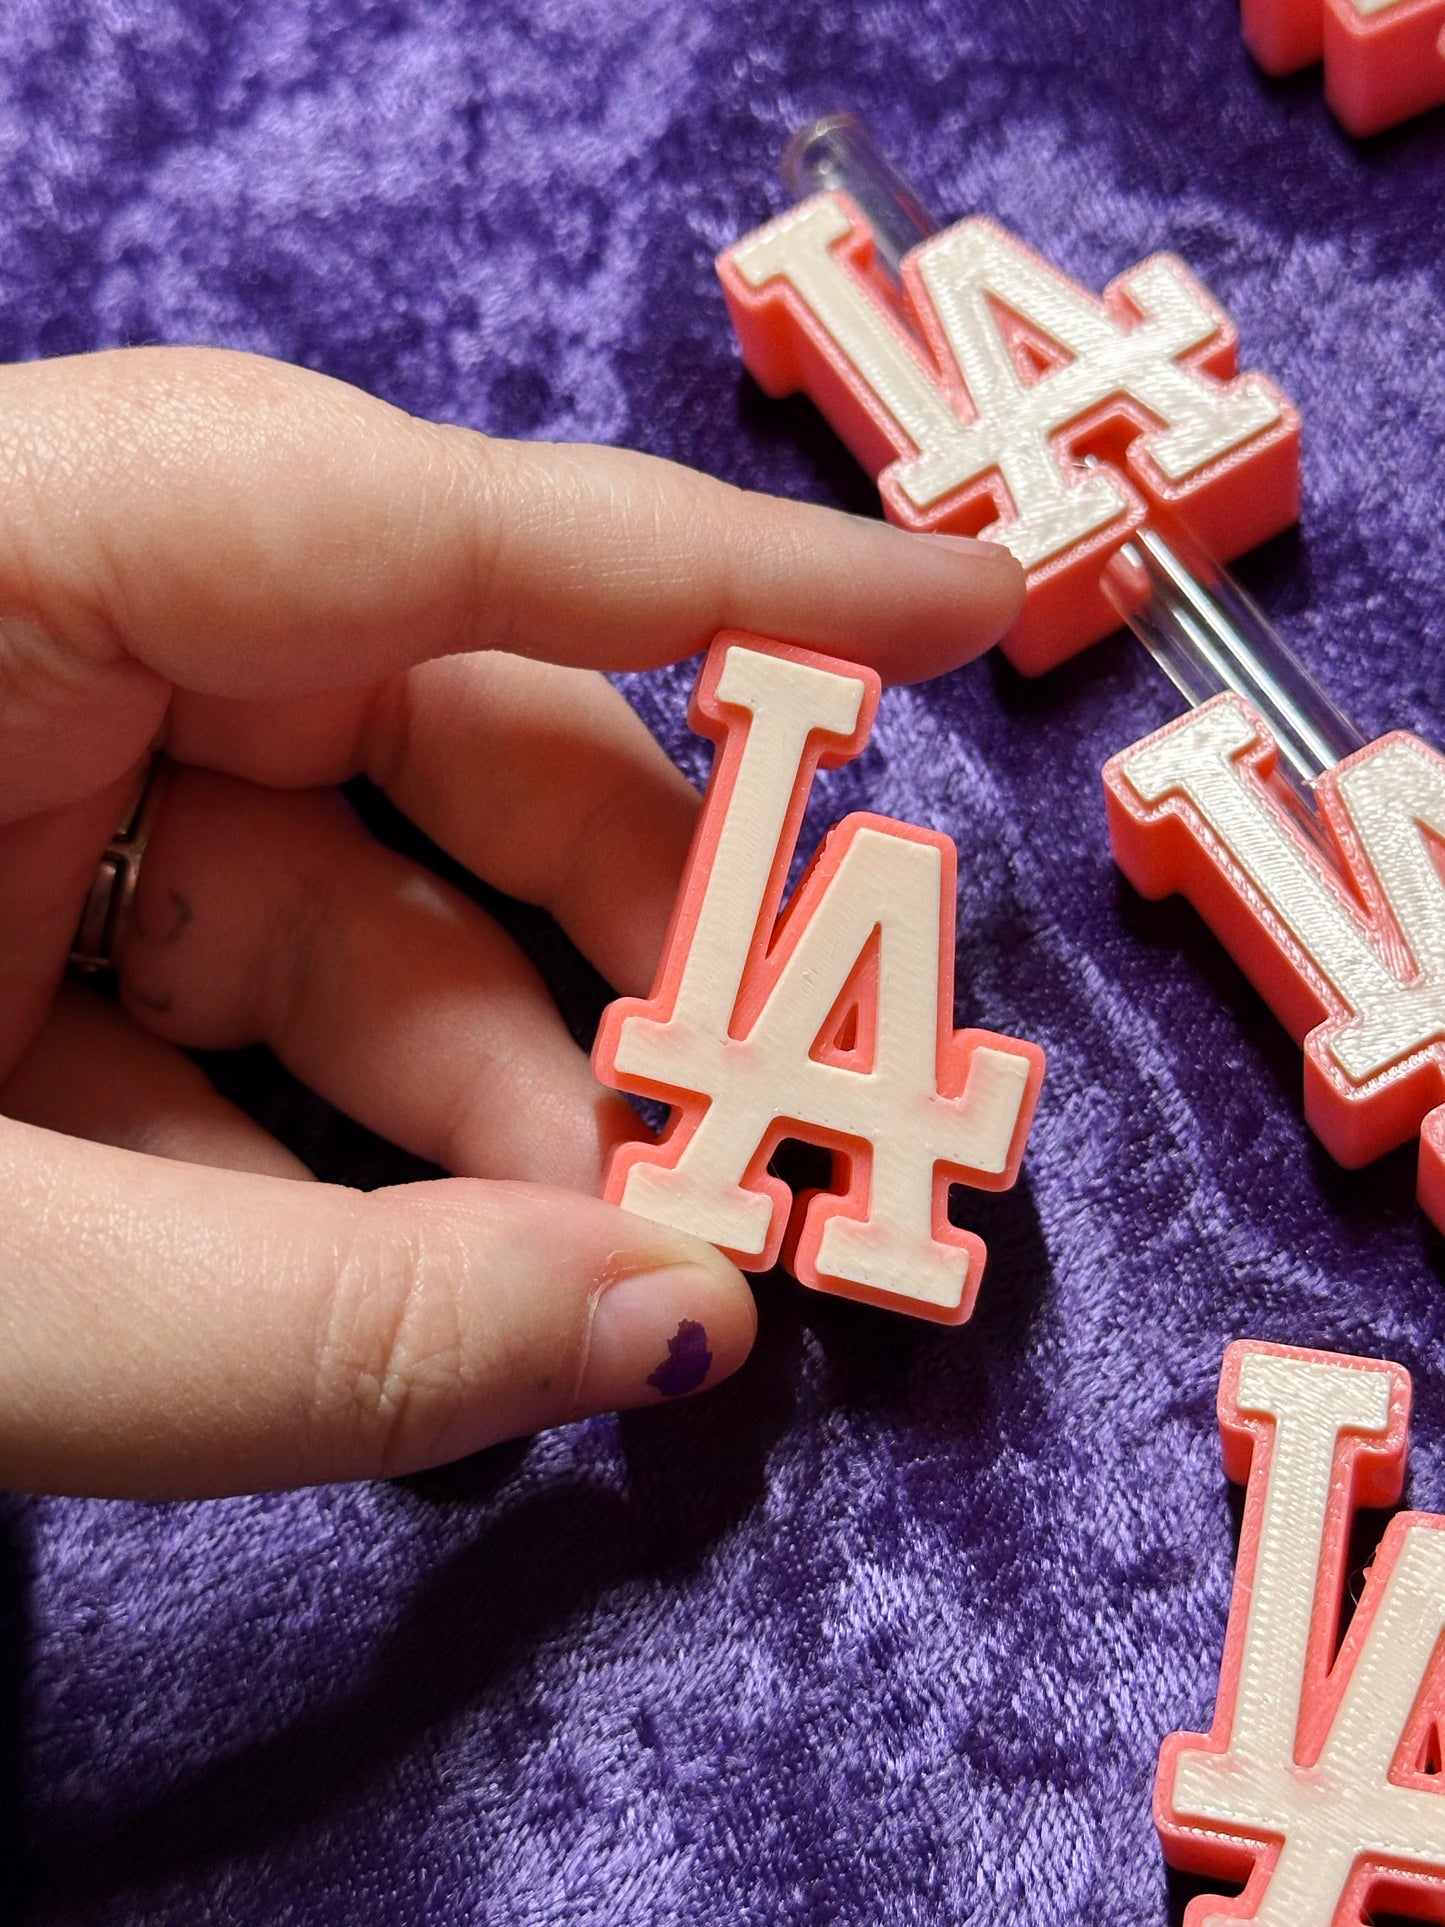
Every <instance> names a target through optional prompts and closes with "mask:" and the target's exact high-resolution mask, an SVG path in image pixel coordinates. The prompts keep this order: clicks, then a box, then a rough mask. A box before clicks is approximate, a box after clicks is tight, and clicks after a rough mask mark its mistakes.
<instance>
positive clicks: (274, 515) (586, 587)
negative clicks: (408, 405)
mask: <svg viewBox="0 0 1445 1927" xmlns="http://www.w3.org/2000/svg"><path fill="white" fill-rule="evenodd" d="M0 487H3V489H4V492H5V496H6V498H7V501H6V529H7V535H6V544H5V546H4V549H3V552H0V594H3V595H4V597H5V606H6V607H7V608H9V609H16V608H19V609H21V610H23V611H25V612H26V613H27V614H28V615H30V616H32V617H33V618H34V619H35V620H36V621H37V623H38V625H39V627H40V631H41V634H42V635H43V637H44V639H45V641H46V643H47V644H48V645H53V644H55V643H57V642H58V643H59V644H60V645H61V647H62V648H63V649H65V650H67V651H69V650H80V651H83V652H84V653H85V655H86V656H87V657H88V658H91V659H94V660H100V661H105V660H107V659H108V658H109V659H114V656H115V653H116V652H120V653H121V654H123V655H124V656H128V657H130V658H132V659H133V660H134V661H137V662H139V663H142V664H144V665H146V666H147V667H148V668H150V669H152V670H155V671H157V672H159V673H160V674H161V675H162V676H164V677H166V678H167V679H168V680H170V681H172V682H174V683H177V684H179V685H180V686H182V687H183V688H186V689H190V690H194V691H197V692H200V693H204V694H211V695H220V696H229V697H257V696H277V695H289V694H293V693H301V692H304V691H309V690H324V689H334V688H341V687H347V686H352V687H354V686H356V685H361V684H368V683H371V682H374V681H376V680H378V679H380V678H382V677H384V676H387V675H389V674H391V673H393V672H395V671H396V670H398V669H402V668H405V667H409V666H410V665H412V664H414V663H417V662H420V661H423V660H426V659H429V658H431V657H436V656H444V655H450V654H454V653H456V652H458V651H462V650H472V649H491V648H495V649H503V650H507V651H510V652H512V653H514V654H519V655H530V656H540V657H546V658H549V659H551V660H553V661H557V662H563V663H571V664H592V665H596V666H600V667H606V668H614V669H626V668H646V667H651V666H654V665H656V664H658V663H662V662H668V661H672V660H675V659H676V658H678V657H681V656H685V655H689V654H691V653H693V652H694V651H695V650H697V649H700V648H701V647H702V646H703V645H704V644H705V643H706V642H707V641H708V640H709V639H710V638H711V636H712V635H713V634H714V633H715V632H716V631H717V630H718V629H721V628H729V627H736V628H742V629H752V630H755V631H758V632H760V633H763V634H767V635H772V636H777V637H780V638H783V639H788V640H794V641H800V642H810V643H815V644H818V645H820V646H823V647H827V648H831V649H833V650H835V651H837V652H838V653H841V654H844V655H847V656H851V657H854V658H856V659H857V660H860V661H865V662H869V663H872V664H873V665H874V666H875V667H877V668H878V669H879V670H880V671H881V672H882V673H883V675H884V676H885V677H886V678H888V679H890V680H893V681H908V680H914V679H916V678H919V677H924V676H930V675H936V674H938V673H940V672H941V671H943V670H945V669H949V668H952V667H954V666H955V665H956V664H958V663H960V662H963V661H966V660H967V659H968V658H969V657H971V656H973V655H976V654H977V653H978V652H979V651H980V650H981V649H984V648H986V647H987V646H988V645H989V644H990V643H991V642H993V641H995V640H996V639H997V638H998V636H999V635H1000V634H1002V632H1003V631H1004V630H1005V629H1006V628H1007V627H1008V626H1009V625H1010V623H1011V622H1012V621H1013V619H1014V617H1015V616H1016V615H1017V613H1018V610H1019V607H1020V605H1021V602H1022V596H1023V577H1022V574H1021V572H1020V570H1019V568H1018V565H1017V564H1016V563H1015V562H1014V560H1013V558H1012V557H1011V556H1010V555H1009V554H1008V553H1007V551H1006V550H1004V549H1003V548H1001V547H999V546H998V545H997V544H994V543H984V542H975V541H972V540H970V539H968V538H966V537H952V536H941V535H932V536H928V537H926V538H922V537H918V536H914V535H909V534H906V533H904V532H902V531H899V530H896V529H893V528H890V527H889V526H888V525H887V524H885V523H882V522H875V521H869V520H865V519H863V518H860V517H855V516H849V515H843V514H840V513H838V512H836V511H834V510H830V509H825V508H818V507H813V506H809V505H807V504H803V503H798V502H786V501H778V500H774V499H771V498H769V497H765V496H759V495H753V494H748V493H746V492H745V491H743V490H740V489H736V488H732V487H729V486H728V485H726V484H724V483H722V482H718V481H715V480H711V479H709V478H708V477H706V476H703V475H700V474H696V473H694V472H693V471H692V470H689V469H685V468H681V467H678V466H677V465H675V464H673V463H670V462H664V461H660V460H657V459H655V458H653V457H649V456H645V455H637V454H630V453H627V452H625V451H620V450H616V449H603V448H592V447H585V446H571V445H569V446H557V445H552V446H547V445H540V444H528V443H516V442H501V441H493V440H490V439H488V438H487V437H486V436H483V435H480V434H477V433H475V432H473V431H471V430H467V429H461V428H448V427H442V426H438V425H436V424H433V423H429V422H423V421H419V420H417V419H415V418H413V417H411V416H409V415H406V414H404V413H403V412H402V411H401V410H399V409H396V408H392V407H390V406H389V405H388V404H386V403H384V402H381V401H378V400H376V399H375V398H374V397H372V396H369V395H366V394H364V393H362V392H361V391H360V390H359V389H355V388H351V387H348V386H347V385H346V384H344V383H342V382H339V381H333V380H331V379H329V378H328V377H325V376H322V375H318V374H314V373H310V372H308V371H306V370H303V369H299V368H294V367H290V366H288V365H286V364H284V363H280V362H273V361H267V360H265V359H263V358H261V357H257V356H252V355H244V354H237V353H232V352H229V351H223V350H215V349H177V348H162V349H124V350H118V351H115V352H112V353H107V354H99V355H93V356H85V357H78V358H74V359H69V360H57V361H51V362H30V363H25V364H20V365H15V366H11V367H8V368H5V369H3V370H0ZM0 666H3V665H0Z"/></svg>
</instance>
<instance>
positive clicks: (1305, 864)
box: [1104, 695, 1445, 1229]
mask: <svg viewBox="0 0 1445 1927" xmlns="http://www.w3.org/2000/svg"><path fill="white" fill-rule="evenodd" d="M1275 755H1276V752H1275V745H1274V742H1273V740H1272V738H1271V737H1270V734H1269V731H1268V730H1267V729H1266V727H1265V725H1264V723H1263V722H1262V721H1261V720H1260V718H1259V716H1258V714H1257V713H1256V712H1255V711H1254V710H1253V709H1252V708H1251V707H1250V705H1249V704H1248V703H1246V702H1244V701H1243V700H1242V699H1241V698H1240V697H1238V696H1233V695H1225V696H1217V697H1215V699H1214V700H1213V701H1212V702H1208V703H1206V704H1205V705H1204V706H1203V707H1202V708H1200V709H1197V710H1195V711H1193V713H1192V714H1190V715H1188V716H1183V717H1181V718H1180V719H1179V720H1178V721H1177V722H1173V723H1169V724H1167V725H1166V726H1165V727H1164V728H1163V729H1161V730H1158V731H1157V732H1156V733H1155V734H1154V735H1152V736H1149V737H1146V738H1145V740H1144V741H1143V742H1141V743H1136V744H1135V745H1134V746H1133V748H1132V749H1126V750H1124V751H1123V753H1122V754H1121V755H1118V756H1115V757H1113V758H1111V760H1110V761H1109V762H1108V764H1106V766H1105V769H1104V785H1105V792H1106V800H1107V804H1108V811H1109V829H1110V835H1111V837H1112V839H1113V845H1114V855H1115V857H1116V858H1117V860H1118V862H1119V865H1120V868H1121V869H1122V870H1123V872H1124V874H1125V875H1126V876H1127V877H1128V879H1129V881H1130V882H1131V883H1132V884H1133V885H1134V887H1135V888H1136V889H1137V890H1139V891H1141V892H1142V893H1143V895H1145V896H1147V897H1163V896H1168V895H1169V894H1170V893H1171V892H1174V891H1178V892H1180V893H1181V894H1182V895H1184V896H1185V897H1187V898H1188V899H1189V901H1190V902H1191V903H1192V904H1193V905H1194V907H1195V908H1196V909H1197V910H1198V911H1199V913H1200V915H1201V916H1202V917H1203V918H1204V920H1205V922H1206V923H1207V924H1208V925H1209V927H1210V929H1211V930H1213V932H1214V933H1215V935H1216V936H1217V937H1218V938H1219V939H1220V941H1221V942H1222V943H1223V944H1224V946H1225V948H1226V949H1227V950H1228V951H1229V952H1230V954H1231V956H1233V957H1234V959H1235V961H1236V962H1237V963H1238V964H1239V966H1240V968H1241V969H1242V970H1243V971H1244V973H1245V975H1246V976H1247V977H1248V978H1249V980H1250V982H1251V983H1252V984H1254V985H1255V987H1256V988H1257V989H1258V990H1259V991H1260V993H1261V995H1262V996H1263V997H1264V998H1265V1001H1266V1002H1267V1003H1268V1004H1269V1006H1270V1008H1271V1010H1273V1011H1274V1013H1275V1015H1276V1016H1277V1017H1278V1018H1279V1020H1280V1022H1281V1023H1283V1024H1284V1025H1285V1027H1286V1029H1288V1030H1289V1031H1290V1033H1291V1035H1292V1036H1293V1037H1294V1038H1295V1039H1296V1040H1297V1041H1300V1042H1303V1044H1304V1051H1305V1116H1306V1118H1307V1119H1308V1121H1309V1123H1310V1126H1311V1128H1312V1129H1313V1130H1314V1131H1315V1132H1316V1134H1317V1135H1318V1136H1319V1138H1320V1139H1321V1141H1322V1142H1323V1144H1324V1145H1325V1148H1326V1149H1327V1150H1328V1151H1329V1152H1330V1153H1331V1155H1332V1156H1333V1157H1335V1158H1337V1159H1338V1160H1339V1162H1340V1163H1341V1164H1345V1165H1359V1164H1364V1163H1367V1162H1368V1161H1369V1160H1370V1159H1371V1158H1374V1157H1378V1156H1379V1155H1380V1154H1381V1153H1382V1152H1384V1151H1388V1150H1390V1149H1391V1148H1392V1147H1393V1146H1395V1145H1397V1144H1403V1143H1406V1142H1408V1140H1409V1139H1410V1138H1412V1137H1413V1136H1414V1135H1415V1134H1416V1133H1417V1132H1419V1131H1421V1126H1422V1122H1423V1124H1424V1126H1425V1128H1424V1131H1423V1135H1422V1138H1421V1158H1420V1197H1421V1202H1422V1203H1423V1204H1424V1206H1425V1208H1426V1210H1427V1211H1428V1212H1429V1214H1430V1216H1431V1217H1432V1218H1433V1219H1434V1220H1435V1222H1436V1224H1438V1225H1440V1226H1441V1228H1442V1229H1445V1118H1442V1115H1441V1113H1440V1111H1439V1110H1437V1109H1436V1108H1435V1107H1437V1106H1439V1105H1440V1104H1441V1101H1442V1099H1445V881H1442V876H1441V872H1440V869H1439V868H1438V867H1437V857H1438V852H1439V850H1440V847H1441V845H1440V839H1441V838H1445V757H1442V756H1441V755H1440V753H1439V752H1438V751H1437V750H1434V749H1432V748H1431V747H1430V746H1429V744H1428V743H1423V742H1421V741H1420V739H1419V738H1418V737H1416V736H1412V735H1409V734H1407V733H1405V732H1404V731H1397V732H1395V733H1393V734H1392V735H1389V736H1385V737H1382V738H1381V739H1380V740H1379V741H1378V742H1375V743H1371V744H1369V745H1368V746H1367V747H1366V748H1365V749H1362V750H1360V751H1358V752H1357V753H1356V754H1355V755H1353V756H1349V757H1346V759H1345V760H1344V761H1343V762H1342V763H1338V764H1336V765H1335V766H1334V767H1333V768H1331V769H1328V770H1326V772H1325V773H1324V775H1323V776H1321V777H1319V778H1318V780H1317V781H1316V783H1315V785H1314V794H1315V798H1316V801H1317V803H1318V805H1319V817H1320V824H1321V826H1322V828H1323V835H1322V836H1320V835H1316V834H1313V833H1312V832H1311V829H1310V828H1309V827H1308V826H1306V825H1305V824H1304V823H1303V822H1302V820H1301V818H1300V816H1299V815H1298V814H1297V813H1296V812H1295V811H1293V810H1291V808H1290V807H1289V801H1288V798H1287V796H1286V794H1285V793H1284V792H1283V791H1281V790H1280V789H1278V788H1276V787H1275V786H1274V785H1272V784H1271V782H1270V780H1269V779H1270V772H1271V770H1272V769H1273V767H1274V763H1275ZM1427 1113H1429V1114H1430V1115H1428V1116H1427Z"/></svg>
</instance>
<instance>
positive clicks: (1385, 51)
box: [1243, 0, 1445, 135]
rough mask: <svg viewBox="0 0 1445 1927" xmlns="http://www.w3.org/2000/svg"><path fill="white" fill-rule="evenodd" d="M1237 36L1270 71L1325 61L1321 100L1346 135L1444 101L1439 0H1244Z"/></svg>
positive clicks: (1443, 24) (1443, 6) (1373, 130)
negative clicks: (1241, 26) (1241, 25)
mask: <svg viewBox="0 0 1445 1927" xmlns="http://www.w3.org/2000/svg"><path fill="white" fill-rule="evenodd" d="M1243 22H1244V37H1245V40H1246V41H1247V42H1248V44H1249V50H1250V52H1251V53H1252V54H1253V55H1254V57H1255V59H1256V60H1257V61H1258V62H1259V64H1260V66H1261V67H1263V68H1264V70H1265V72H1266V73H1270V74H1292V73H1295V72H1297V71H1298V70H1299V69H1300V68H1301V67H1312V66H1314V64H1315V63H1316V61H1320V60H1323V62H1324V63H1325V98H1326V99H1327V100H1328V101H1329V103H1330V106H1331V107H1332V108H1333V109H1334V112H1335V114H1336V116H1337V117H1338V119H1339V120H1340V121H1341V122H1342V123H1343V125H1344V126H1345V127H1346V128H1348V130H1349V131H1350V133H1352V134H1361V135H1363V134H1378V133H1379V132H1380V130H1381V129H1382V128H1385V127H1393V126H1394V125H1395V124H1396V122H1398V121H1402V120H1409V119H1411V118H1412V117H1413V116H1414V115H1415V114H1423V113H1424V112H1425V111H1426V109H1427V108H1430V107H1438V106H1439V105H1440V103H1441V102H1442V101H1445V0H1243Z"/></svg>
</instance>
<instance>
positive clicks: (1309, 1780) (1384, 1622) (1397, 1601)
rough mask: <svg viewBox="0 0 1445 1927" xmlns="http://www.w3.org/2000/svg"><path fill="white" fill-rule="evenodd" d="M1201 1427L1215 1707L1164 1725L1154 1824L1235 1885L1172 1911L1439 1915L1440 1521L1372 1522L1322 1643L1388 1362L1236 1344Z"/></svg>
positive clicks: (1398, 1459)
mask: <svg viewBox="0 0 1445 1927" xmlns="http://www.w3.org/2000/svg"><path fill="white" fill-rule="evenodd" d="M1219 1425H1220V1432H1221V1435H1222V1437H1223V1442H1224V1463H1225V1470H1226V1472H1227V1474H1228V1476H1229V1477H1230V1478H1231V1479H1232V1480H1234V1481H1235V1482H1236V1483H1238V1484H1244V1485H1246V1492H1245V1499H1244V1516H1243V1522H1242V1525H1241V1528H1240V1534H1239V1551H1238V1556H1237V1559H1236V1563H1235V1578H1234V1598H1233V1603H1232V1605H1231V1608H1230V1614H1229V1624H1228V1629H1227V1632H1226V1634H1225V1643H1224V1657H1223V1663H1222V1665H1221V1668H1220V1675H1219V1692H1218V1697H1217V1701H1216V1710H1215V1716H1214V1724H1213V1726H1212V1728H1211V1730H1210V1731H1209V1732H1208V1733H1175V1734H1173V1735H1171V1736H1170V1738H1168V1739H1167V1740H1166V1741H1165V1742H1164V1745H1163V1748H1162V1750H1161V1753H1160V1759H1159V1771H1158V1777H1157V1779H1156V1782H1155V1789H1154V1819H1155V1823H1156V1825H1157V1827H1158V1829H1159V1834H1160V1838H1161V1841H1162V1843H1163V1847H1164V1853H1165V1857H1166V1858H1167V1859H1168V1860H1169V1861H1170V1863H1171V1864H1172V1865H1174V1866H1176V1867H1178V1868H1180V1869H1182V1870H1184V1871H1186V1872H1188V1873H1192V1874H1196V1875H1203V1876H1205V1877H1206V1878H1207V1879H1210V1880H1218V1881H1220V1882H1221V1883H1224V1882H1228V1883H1230V1884H1231V1885H1232V1884H1234V1883H1237V1882H1239V1881H1243V1882H1244V1883H1245V1886H1244V1891H1243V1892H1242V1893H1240V1894H1237V1895H1235V1896H1234V1897H1232V1898H1223V1897H1221V1896H1218V1895H1207V1894H1206V1895H1201V1896H1199V1897H1198V1898H1196V1899H1195V1900H1193V1901H1191V1902H1190V1905H1189V1907H1188V1910H1187V1912H1186V1913H1185V1916H1184V1919H1185V1927H1227V1923H1230V1922H1238V1921H1252V1922H1254V1923H1256V1927H1346V1923H1357V1922H1359V1921H1362V1920H1365V1919H1373V1918H1376V1917H1377V1912H1376V1910H1379V1911H1385V1912H1389V1913H1396V1912H1398V1913H1402V1914H1408V1915H1409V1916H1410V1917H1411V1918H1412V1919H1425V1920H1433V1921H1445V1780H1442V1775H1441V1766H1442V1759H1441V1731H1442V1726H1441V1722H1442V1720H1445V1518H1440V1517H1437V1516H1435V1515H1433V1514H1429V1513H1419V1512H1404V1513H1400V1514H1398V1515H1397V1516H1396V1517H1395V1518H1394V1519H1392V1520H1391V1521H1390V1523H1389V1525H1388V1527H1387V1528H1386V1531H1385V1534H1384V1537H1383V1539H1382V1541H1381V1543H1380V1546H1379V1550H1378V1551H1377V1553H1376V1554H1375V1558H1374V1562H1373V1564H1372V1565H1371V1567H1370V1569H1369V1571H1368V1573H1367V1574H1366V1576H1365V1580H1364V1585H1363V1590H1362V1591H1361V1593H1360V1594H1359V1598H1358V1604H1357V1605H1356V1606H1355V1610H1354V1616H1353V1618H1352V1619H1351V1620H1350V1622H1349V1629H1348V1631H1347V1632H1346V1633H1345V1635H1344V1638H1343V1643H1341V1621H1342V1608H1343V1604H1344V1596H1345V1587H1346V1582H1347V1580H1348V1579H1349V1577H1350V1563H1351V1559H1350V1547H1351V1533H1352V1529H1353V1527H1354V1523H1355V1517H1356V1513H1357V1511H1358V1509H1359V1508H1360V1507H1361V1506H1378V1507H1388V1506H1394V1505H1397V1504H1398V1503H1399V1500H1400V1495H1401V1491H1402V1488H1403V1484H1404V1477H1405V1462H1406V1453H1407V1449H1408V1442H1409V1425H1410V1379H1409V1375H1408V1374H1407V1373H1406V1372H1405V1371H1404V1370H1403V1369H1402V1368H1401V1367H1400V1366H1398V1365H1393V1364H1390V1363H1388V1362H1386V1361H1384V1360H1380V1359H1373V1358H1351V1357H1343V1356H1339V1355H1337V1354H1333V1353H1329V1352H1316V1351H1298V1350H1295V1349H1293V1348H1291V1347H1287V1346H1282V1345H1268V1344H1260V1343H1256V1342H1253V1341H1245V1342H1241V1343H1237V1344H1234V1345H1231V1346H1230V1348H1229V1350H1228V1352H1227V1353H1226V1354H1225V1361H1224V1370H1223V1373H1222V1376H1221V1379H1220V1386H1219Z"/></svg>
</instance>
